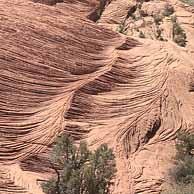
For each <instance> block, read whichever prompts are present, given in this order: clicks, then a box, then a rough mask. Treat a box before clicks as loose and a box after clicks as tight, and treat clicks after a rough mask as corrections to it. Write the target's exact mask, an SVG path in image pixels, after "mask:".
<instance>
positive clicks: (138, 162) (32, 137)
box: [0, 0, 194, 194]
mask: <svg viewBox="0 0 194 194" xmlns="http://www.w3.org/2000/svg"><path fill="white" fill-rule="evenodd" d="M80 2H81V1H80ZM83 2H84V1H83ZM116 2H117V1H114V2H112V3H113V4H112V5H111V4H110V5H109V6H113V5H114V4H115V3H116ZM120 3H121V2H120ZM67 5H68V3H67V4H66V3H64V4H63V5H62V6H60V5H57V6H47V5H42V4H39V3H33V2H30V1H27V0H26V1H25V0H12V1H11V0H6V1H5V0H2V1H0V7H1V8H0V167H1V170H0V182H2V185H3V186H1V187H0V193H2V194H7V193H10V192H11V193H14V194H15V193H22V192H26V193H33V194H41V193H42V191H41V189H40V186H39V182H41V180H44V179H46V178H48V177H50V176H51V175H52V171H51V169H50V168H49V164H48V162H47V155H48V152H49V149H50V147H51V146H52V143H53V141H54V139H55V137H56V136H57V135H58V134H60V133H63V132H65V133H70V134H72V136H73V137H75V138H76V139H86V140H87V141H88V143H89V145H90V146H91V149H92V148H94V147H95V146H97V145H99V144H101V143H108V145H109V147H112V148H113V150H114V152H115V155H116V161H117V168H118V173H117V176H116V179H115V183H116V184H115V187H114V188H113V190H114V191H113V193H114V194H126V193H129V194H138V193H140V194H149V193H156V194H158V193H159V192H160V191H161V186H162V184H163V183H164V182H165V180H166V179H165V176H166V172H167V169H168V168H169V167H170V164H171V162H172V157H173V155H174V153H175V150H174V137H175V133H176V132H177V131H178V130H192V129H193V118H194V117H193V116H194V111H193V97H194V96H193V93H192V90H193V88H192V85H193V67H194V62H193V60H192V57H193V53H192V52H191V49H190V47H191V48H192V46H190V47H189V46H188V48H180V47H178V46H177V45H176V44H174V43H172V42H161V41H153V40H149V39H139V38H135V37H130V36H124V35H121V34H119V33H117V32H114V31H111V30H108V29H106V27H102V25H97V24H96V23H94V22H92V21H89V20H88V19H86V17H79V14H78V13H77V12H76V9H75V8H74V7H71V9H70V8H66V7H68V6H67ZM125 5H126V4H125ZM109 6H107V8H108V7H109ZM127 6H128V4H127ZM113 7H114V6H113ZM127 9H128V8H127ZM127 9H126V10H127ZM103 14H104V15H106V11H105V12H104V13H103ZM85 16H86V15H85ZM103 17H104V16H103V15H102V18H101V20H100V21H99V23H100V22H102V21H105V19H103ZM104 18H106V17H104ZM103 25H104V24H103ZM189 45H191V43H189ZM27 177H28V178H27ZM3 181H4V182H3ZM14 189H15V190H14Z"/></svg>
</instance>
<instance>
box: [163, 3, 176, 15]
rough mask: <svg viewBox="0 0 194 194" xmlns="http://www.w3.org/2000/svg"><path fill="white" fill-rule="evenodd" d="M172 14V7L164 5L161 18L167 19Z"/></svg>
mask: <svg viewBox="0 0 194 194" xmlns="http://www.w3.org/2000/svg"><path fill="white" fill-rule="evenodd" d="M173 13H174V7H173V6H172V5H169V4H168V5H166V6H165V8H164V11H163V16H166V17H169V16H170V15H172V14H173Z"/></svg>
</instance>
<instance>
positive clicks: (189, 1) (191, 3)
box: [181, 0, 194, 7]
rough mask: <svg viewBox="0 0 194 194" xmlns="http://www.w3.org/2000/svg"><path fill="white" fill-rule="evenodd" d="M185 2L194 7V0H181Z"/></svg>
mask: <svg viewBox="0 0 194 194" xmlns="http://www.w3.org/2000/svg"><path fill="white" fill-rule="evenodd" d="M181 1H182V2H183V3H185V4H187V5H190V6H192V7H194V1H193V0H181Z"/></svg>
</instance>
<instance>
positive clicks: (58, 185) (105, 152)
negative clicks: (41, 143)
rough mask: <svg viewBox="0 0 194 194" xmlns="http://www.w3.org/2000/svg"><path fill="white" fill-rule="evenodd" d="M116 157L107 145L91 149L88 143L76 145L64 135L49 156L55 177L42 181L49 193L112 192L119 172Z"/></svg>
mask: <svg viewBox="0 0 194 194" xmlns="http://www.w3.org/2000/svg"><path fill="white" fill-rule="evenodd" d="M114 158H115V157H114V155H113V152H112V150H111V149H109V148H108V147H107V145H106V144H103V145H101V146H100V147H99V148H97V149H96V150H95V151H94V152H91V151H89V149H88V147H87V144H86V143H85V142H81V143H80V144H79V145H75V142H74V141H73V139H72V138H71V137H69V136H66V135H63V136H61V137H59V138H58V139H57V141H56V145H55V146H54V148H53V151H52V154H51V157H50V163H51V166H52V168H53V169H54V171H55V172H56V177H55V178H52V179H50V180H48V181H47V182H45V183H43V184H42V187H43V190H44V192H45V193H46V194H94V193H96V194H109V193H110V186H111V185H112V184H113V183H112V181H111V180H112V178H113V177H114V175H115V172H116V167H115V159H114Z"/></svg>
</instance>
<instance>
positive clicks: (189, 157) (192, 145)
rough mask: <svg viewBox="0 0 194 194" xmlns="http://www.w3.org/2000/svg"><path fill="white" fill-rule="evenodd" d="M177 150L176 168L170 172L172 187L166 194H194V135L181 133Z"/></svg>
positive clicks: (178, 136) (178, 137)
mask: <svg viewBox="0 0 194 194" xmlns="http://www.w3.org/2000/svg"><path fill="white" fill-rule="evenodd" d="M176 150H177V153H176V157H175V163H174V167H173V168H172V169H170V171H169V175H170V178H171V180H172V182H171V185H172V186H170V187H169V188H167V190H166V191H165V192H164V194H194V189H193V188H194V154H193V150H194V135H193V134H190V133H186V132H184V133H179V134H178V135H177V142H176Z"/></svg>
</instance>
